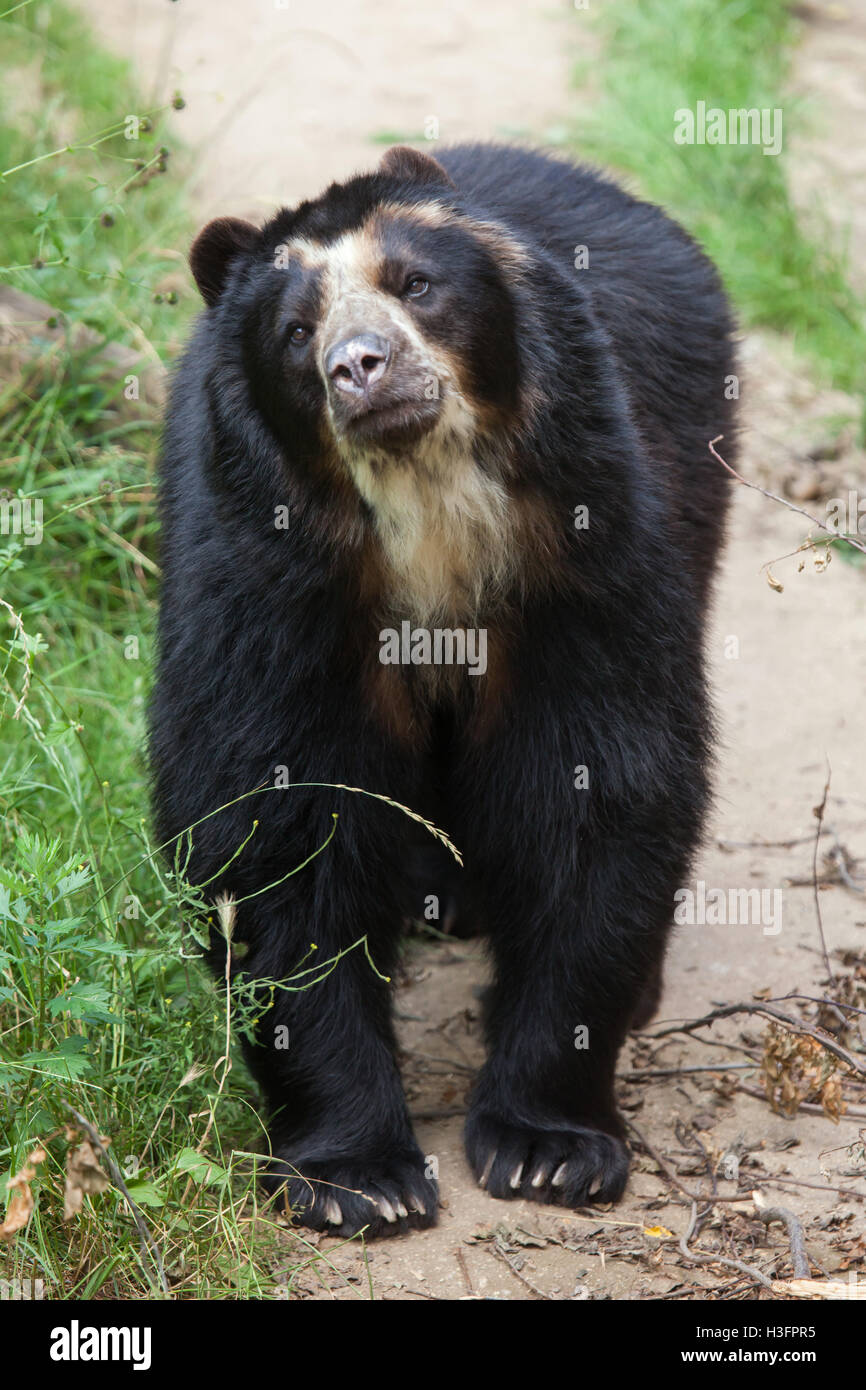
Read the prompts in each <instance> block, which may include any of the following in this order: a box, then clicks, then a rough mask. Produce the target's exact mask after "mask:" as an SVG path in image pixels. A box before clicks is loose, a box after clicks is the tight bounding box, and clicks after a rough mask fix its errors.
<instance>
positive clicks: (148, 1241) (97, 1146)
mask: <svg viewBox="0 0 866 1390" xmlns="http://www.w3.org/2000/svg"><path fill="white" fill-rule="evenodd" d="M63 1104H64V1106H65V1108H66V1109H67V1110H68V1111H69V1113H70V1115H71V1116H72V1118H73V1119H74V1120H75V1123H76V1124H77V1125H78V1127H79V1129H81V1130H83V1131H84V1133H85V1134H86V1135H87V1137H88V1139H89V1140H90V1142H91V1144H92V1145H93V1148H94V1150H95V1152H96V1155H97V1157H98V1158H102V1159H104V1160H105V1162H106V1164H107V1166H108V1171H109V1174H110V1175H111V1181H112V1182H113V1183H114V1186H115V1187H116V1188H117V1189H118V1191H119V1192H120V1193H122V1195H123V1197H124V1198H125V1200H126V1202H127V1203H128V1205H129V1210H130V1211H131V1212H132V1219H133V1221H134V1222H135V1224H136V1226H137V1227H138V1238H139V1240H140V1242H141V1249H142V1253H143V1254H144V1256H145V1258H146V1257H147V1253H148V1251H150V1254H151V1255H152V1256H153V1261H154V1264H155V1265H156V1268H157V1270H158V1272H159V1282H160V1286H161V1288H162V1291H163V1293H165V1294H169V1295H170V1294H171V1289H170V1288H169V1284H168V1279H167V1278H166V1273H165V1266H164V1265H163V1262H162V1255H161V1254H160V1251H159V1246H158V1245H157V1244H156V1241H155V1240H154V1239H153V1236H152V1235H151V1234H150V1231H149V1230H148V1226H147V1222H146V1221H145V1219H144V1216H143V1215H142V1212H141V1208H140V1207H139V1206H138V1203H137V1202H136V1201H135V1198H134V1197H133V1196H132V1194H131V1193H130V1190H129V1188H128V1187H127V1185H126V1183H125V1182H124V1180H123V1174H122V1173H121V1171H120V1168H119V1166H118V1164H117V1161H116V1159H115V1157H114V1154H113V1153H111V1151H110V1150H109V1149H107V1148H106V1147H105V1144H104V1143H103V1142H102V1139H101V1137H100V1135H99V1133H98V1131H97V1130H95V1129H94V1128H93V1125H92V1124H90V1122H89V1121H88V1120H85V1118H84V1116H83V1115H79V1113H78V1111H77V1110H73V1108H72V1106H71V1105H67V1104H66V1102H65V1101H64V1102H63Z"/></svg>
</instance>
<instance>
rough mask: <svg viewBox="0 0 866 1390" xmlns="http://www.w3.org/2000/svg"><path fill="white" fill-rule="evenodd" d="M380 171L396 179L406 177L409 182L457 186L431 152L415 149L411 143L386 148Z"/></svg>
mask: <svg viewBox="0 0 866 1390" xmlns="http://www.w3.org/2000/svg"><path fill="white" fill-rule="evenodd" d="M379 172H380V173H382V174H391V175H392V176H393V177H394V178H395V179H405V180H406V182H407V183H438V184H444V185H445V187H446V188H455V187H456V184H455V183H454V180H453V179H452V178H451V175H450V174H446V172H445V170H444V169H443V168H442V165H441V164H440V163H439V161H438V160H437V159H434V158H433V156H432V155H431V154H424V153H423V152H422V151H421V150H413V149H412V148H411V146H410V145H392V146H391V148H390V150H386V151H385V153H384V154H383V156H382V159H381V162H380V164H379Z"/></svg>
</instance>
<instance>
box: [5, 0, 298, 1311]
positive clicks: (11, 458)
mask: <svg viewBox="0 0 866 1390" xmlns="http://www.w3.org/2000/svg"><path fill="white" fill-rule="evenodd" d="M0 59H2V65H3V70H4V83H3V108H2V111H0V170H3V171H9V170H11V171H13V172H8V173H6V174H5V177H4V178H3V179H2V183H0V196H2V199H3V203H4V240H3V251H2V256H0V260H2V266H3V274H2V279H3V280H4V281H5V282H6V283H9V284H11V285H13V286H15V287H16V288H19V289H24V290H26V291H28V292H29V293H31V294H35V295H37V296H38V297H40V298H41V299H43V300H46V301H47V302H49V303H51V304H52V305H53V306H55V307H56V308H57V309H58V310H59V311H61V313H62V315H63V319H64V320H65V322H66V323H67V324H68V326H69V330H70V333H69V336H68V337H66V338H64V339H63V340H62V341H61V342H60V344H59V345H58V344H54V345H53V346H46V349H45V351H44V353H42V354H41V355H40V356H39V357H38V358H37V360H36V361H34V362H32V363H29V364H28V365H25V366H24V367H23V378H20V377H19V376H18V375H17V374H15V373H14V372H12V373H9V375H10V376H11V377H12V379H11V381H8V382H7V383H6V385H5V386H4V387H2V388H0V450H2V459H3V463H2V473H0V487H2V488H3V489H4V493H3V496H4V497H6V498H8V497H9V496H10V495H15V496H17V497H18V498H29V499H31V501H35V500H36V499H38V500H39V502H40V503H41V505H42V509H43V537H42V540H41V542H40V543H39V544H33V545H31V544H27V543H26V538H25V537H23V536H19V535H14V534H12V535H0V596H2V602H3V605H4V607H3V610H2V614H0V813H2V818H3V830H2V836H3V839H2V846H0V864H2V867H0V918H2V924H0V1192H5V1183H6V1181H7V1179H8V1178H9V1177H10V1176H11V1175H12V1174H15V1173H19V1172H21V1170H22V1169H23V1168H25V1166H26V1164H27V1159H28V1156H29V1155H30V1154H31V1153H32V1152H33V1150H34V1149H35V1148H37V1146H41V1148H42V1149H43V1150H44V1152H45V1157H44V1159H42V1161H40V1162H39V1163H38V1164H35V1165H33V1167H34V1169H35V1176H34V1177H33V1179H32V1182H31V1184H30V1187H31V1191H32V1194H33V1197H34V1199H35V1208H34V1212H33V1215H32V1218H31V1219H30V1221H29V1224H28V1225H27V1226H26V1228H25V1229H22V1230H20V1231H19V1232H18V1234H17V1235H16V1236H15V1238H14V1239H13V1240H10V1241H9V1242H7V1243H2V1242H0V1278H6V1279H11V1278H22V1279H33V1278H39V1279H42V1280H43V1281H44V1284H45V1296H46V1297H48V1298H64V1297H78V1298H81V1297H122V1298H137V1297H149V1296H160V1293H161V1290H162V1280H161V1276H160V1273H159V1268H158V1262H157V1260H156V1258H155V1257H154V1255H153V1253H152V1249H151V1248H150V1247H147V1246H145V1247H144V1248H143V1247H142V1244H141V1242H140V1239H139V1233H138V1230H137V1228H136V1225H135V1222H134V1220H133V1218H132V1214H131V1210H130V1208H129V1206H128V1204H127V1203H126V1200H125V1199H124V1198H123V1197H122V1196H121V1195H120V1193H119V1192H118V1191H117V1189H116V1188H115V1187H113V1186H112V1187H111V1188H109V1189H108V1190H107V1191H105V1192H102V1193H94V1194H92V1195H89V1196H86V1197H85V1198H84V1203H83V1209H82V1211H81V1213H80V1214H79V1215H77V1216H75V1217H73V1218H72V1220H71V1221H69V1222H65V1221H64V1220H63V1192H64V1166H65V1163H66V1158H67V1154H68V1152H69V1150H70V1148H72V1147H73V1146H74V1143H75V1142H76V1141H75V1140H74V1139H72V1138H71V1136H70V1134H68V1133H67V1130H66V1126H67V1124H69V1122H70V1114H69V1111H68V1109H67V1107H68V1106H72V1107H73V1108H74V1109H75V1110H77V1111H78V1112H79V1113H80V1114H81V1115H83V1116H84V1117H85V1118H86V1119H88V1120H89V1121H90V1122H91V1123H92V1124H93V1125H94V1126H95V1127H96V1129H98V1130H99V1131H100V1132H101V1133H102V1134H104V1135H106V1136H107V1137H108V1138H109V1139H110V1151H111V1153H113V1154H114V1156H115V1158H116V1160H117V1162H118V1163H119V1164H120V1167H121V1169H122V1170H123V1171H124V1172H125V1173H126V1174H127V1175H128V1176H127V1179H126V1182H127V1186H128V1188H129V1190H130V1193H131V1195H132V1197H133V1199H134V1200H135V1201H136V1202H137V1203H138V1205H139V1207H140V1209H141V1211H142V1213H143V1215H144V1219H145V1220H146V1222H147V1224H148V1226H149V1228H150V1230H151V1233H152V1237H153V1241H154V1244H155V1246H156V1248H157V1249H158V1250H159V1252H160V1258H161V1260H162V1262H163V1265H164V1267H165V1270H166V1271H167V1276H168V1278H169V1280H170V1283H171V1287H172V1291H173V1294H174V1296H178V1297H192V1296H197V1297H208V1298H244V1297H249V1296H257V1297H274V1296H277V1290H278V1287H279V1284H278V1277H279V1280H280V1281H282V1283H285V1281H286V1280H288V1283H289V1285H291V1282H292V1281H293V1280H294V1279H295V1277H296V1275H297V1272H298V1270H299V1269H300V1268H301V1267H302V1266H303V1264H304V1263H306V1262H308V1259H309V1260H312V1259H317V1258H318V1257H317V1256H316V1254H315V1252H314V1251H312V1250H311V1251H310V1254H309V1257H308V1259H303V1258H299V1257H298V1254H297V1248H296V1247H294V1248H295V1249H296V1253H295V1256H294V1258H293V1260H292V1261H291V1262H289V1261H288V1259H287V1255H286V1251H285V1250H284V1249H281V1242H282V1244H284V1243H285V1239H286V1237H285V1236H284V1235H281V1234H280V1233H279V1231H278V1228H277V1225H276V1222H275V1221H274V1219H273V1217H272V1216H271V1215H269V1214H268V1213H267V1212H264V1213H263V1212H262V1211H261V1210H260V1209H259V1207H258V1204H257V1197H256V1185H255V1179H254V1164H253V1160H252V1158H251V1157H250V1156H249V1155H248V1154H247V1153H246V1152H245V1150H247V1149H249V1148H250V1147H251V1146H252V1145H255V1144H257V1143H259V1144H260V1145H261V1146H262V1147H263V1135H262V1131H261V1124H260V1121H259V1120H258V1118H257V1115H256V1111H255V1108H254V1104H253V1093H252V1090H251V1087H250V1083H249V1081H248V1080H247V1077H246V1074H245V1071H244V1069H243V1067H242V1066H240V1065H236V1066H233V1067H232V1068H231V1070H227V1069H226V1067H225V1064H224V1062H223V1060H222V1059H223V1058H224V1056H225V1053H226V1029H227V1013H229V1011H231V1013H232V1014H234V1015H235V1016H236V1015H237V1012H238V1010H239V1009H240V1010H241V1011H242V1008H243V1001H240V1000H238V999H237V998H232V999H231V1000H228V999H226V998H225V997H224V996H222V995H221V994H220V993H219V992H216V993H215V992H214V990H213V987H212V985H211V983H210V981H209V979H208V978H207V977H206V974H205V972H204V971H203V970H202V969H201V968H200V966H199V964H198V962H197V960H196V959H195V957H196V956H198V955H200V953H201V948H200V944H199V943H198V942H197V941H196V939H195V937H194V936H193V935H191V932H190V929H189V927H188V926H187V925H185V923H187V922H188V921H189V920H190V918H191V916H192V910H193V909H194V908H195V906H196V905H195V903H194V902H190V898H189V894H188V892H187V890H186V888H185V886H184V883H183V880H182V876H181V875H172V874H170V873H168V872H167V871H166V868H165V866H164V865H163V864H161V862H160V860H159V858H158V857H154V856H153V855H152V853H151V849H152V846H151V845H150V842H149V840H148V835H147V825H146V821H145V816H146V812H147V800H148V798H147V783H146V777H145V769H144V764H143V759H142V748H143V743H144V722H143V721H144V709H145V701H146V697H147V687H148V667H149V660H150V656H151V649H152V636H153V615H154V609H155V585H156V577H157V566H156V562H155V532H154V519H153V465H154V454H155V447H156V438H157V434H156V431H157V425H156V422H155V421H154V420H152V419H151V418H148V417H147V416H144V417H139V418H138V419H128V418H125V417H124V416H123V414H122V413H120V412H118V411H117V410H116V409H115V408H114V407H115V406H116V404H117V398H118V394H119V391H120V389H121V386H122V376H120V375H119V374H118V373H117V372H116V371H115V373H114V376H112V373H111V372H110V371H109V372H108V373H106V370H105V364H104V363H103V364H101V365H100V364H99V362H98V361H97V360H96V357H95V355H94V353H93V351H90V352H82V351H81V350H77V351H73V350H72V349H71V347H70V343H71V341H72V334H73V332H74V330H75V329H76V327H77V326H78V325H80V324H85V325H87V326H89V327H90V328H91V329H94V330H96V331H97V333H98V334H99V335H100V337H106V338H108V339H110V340H112V341H115V342H120V343H124V344H126V345H128V346H132V347H136V348H139V349H145V348H147V347H148V345H150V346H153V347H155V348H156V350H157V351H158V352H159V353H160V354H165V353H166V352H168V351H170V350H171V348H172V346H173V345H174V344H176V343H177V342H178V341H179V340H180V338H181V337H182V335H183V333H184V331H185V328H186V325H187V324H188V322H189V320H190V317H191V315H192V313H193V311H194V310H195V309H196V308H197V303H196V298H195V295H194V293H193V291H192V287H191V283H190V281H189V277H188V275H187V272H186V269H185V257H184V251H185V247H186V245H187V244H188V242H189V238H190V231H191V227H190V224H189V220H188V216H187V212H186V207H185V203H184V199H183V196H182V192H181V191H180V189H179V186H178V180H177V174H176V172H175V165H176V164H177V163H178V162H179V163H180V165H181V167H183V163H184V156H183V151H182V150H178V151H177V152H176V153H172V154H171V155H170V156H169V158H168V159H167V160H166V158H165V156H164V155H163V154H160V150H161V149H162V148H165V147H173V146H174V145H175V143H176V141H175V139H174V137H173V136H172V135H169V134H168V133H167V131H168V127H167V125H166V120H165V115H166V113H164V112H152V113H151V114H150V122H151V128H150V129H149V130H148V129H145V130H144V131H142V132H141V133H140V139H139V140H138V141H136V142H131V141H127V140H126V139H124V138H123V134H122V130H123V128H124V126H125V124H126V117H127V116H129V115H130V114H134V113H139V114H141V112H142V107H141V104H140V99H139V97H138V95H137V93H136V92H135V91H134V89H133V85H132V82H131V79H130V74H129V71H128V69H127V66H126V64H125V63H123V62H121V61H119V60H118V59H116V58H113V57H110V56H107V55H106V54H105V53H103V52H101V51H100V49H99V47H98V45H96V44H95V42H94V40H93V36H92V35H90V34H89V33H88V31H87V30H86V29H85V27H84V26H83V24H82V23H81V21H80V20H79V19H78V18H77V17H76V16H75V15H74V14H72V13H71V12H70V11H69V10H68V9H66V8H65V7H63V6H62V5H59V4H51V5H46V4H38V5H35V4H34V5H30V6H25V7H24V8H21V9H18V10H17V11H16V12H14V13H12V14H10V15H9V17H8V18H7V19H6V20H4V21H0ZM108 132H115V133H114V134H112V135H111V136H110V138H108V139H104V138H103V136H104V135H105V134H106V133H108ZM57 149H61V152H60V153H53V151H55V150H57ZM140 165H143V166H144V170H143V171H142V169H141V168H139V166H140ZM19 166H23V167H19ZM163 166H165V167H164V169H163ZM142 172H144V174H145V177H144V178H142ZM36 262H40V263H42V268H34V263H36ZM10 1195H11V1194H10ZM4 1205H5V1202H4V1203H0V1214H2V1211H3V1207H4Z"/></svg>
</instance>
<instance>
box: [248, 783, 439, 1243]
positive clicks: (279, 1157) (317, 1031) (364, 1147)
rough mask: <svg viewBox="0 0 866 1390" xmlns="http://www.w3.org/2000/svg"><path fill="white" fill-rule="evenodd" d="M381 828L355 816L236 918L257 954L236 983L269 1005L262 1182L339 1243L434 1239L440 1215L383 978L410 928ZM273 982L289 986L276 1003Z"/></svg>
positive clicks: (364, 814) (261, 1062)
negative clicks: (266, 1149)
mask: <svg viewBox="0 0 866 1390" xmlns="http://www.w3.org/2000/svg"><path fill="white" fill-rule="evenodd" d="M328 795H329V794H328V793H320V796H324V797H327V796H328ZM330 796H331V800H333V798H334V794H333V793H332V794H330ZM345 801H348V798H345ZM327 804H328V806H329V807H330V804H331V801H328V803H327ZM390 814H391V817H392V818H393V817H396V816H397V815H398V814H399V813H395V812H391V813H390ZM365 818H366V820H365ZM381 820H382V817H381V816H380V815H377V808H375V804H374V805H373V806H371V803H370V802H369V801H365V804H364V806H363V808H359V807H358V806H346V805H345V804H344V806H343V807H342V808H341V815H340V819H339V822H338V831H337V834H336V836H335V838H334V840H333V842H332V843H331V844H330V845H329V846H328V847H327V848H326V849H325V850H324V851H323V852H322V854H321V855H319V856H318V857H317V858H316V859H315V860H313V862H312V863H310V864H309V865H307V867H306V868H304V869H302V870H301V871H300V872H299V873H298V874H297V875H296V876H294V877H293V878H292V879H290V880H289V883H290V884H291V889H290V891H289V892H285V891H282V892H281V890H272V891H273V895H274V898H275V901H273V902H268V903H267V906H265V907H263V906H262V901H263V900H262V899H259V900H258V901H256V900H252V901H250V902H249V903H248V904H241V906H240V909H239V913H240V920H239V925H240V929H241V935H242V936H244V937H245V938H246V940H247V942H248V947H249V949H248V954H247V955H246V956H245V957H244V958H243V960H242V963H241V964H240V966H239V969H240V970H242V972H243V974H244V976H245V977H246V978H247V979H249V980H260V981H262V982H263V983H262V985H261V987H260V988H259V989H258V991H257V997H259V998H261V999H262V1000H263V1001H264V1002H265V1004H266V1007H265V1009H264V1011H263V1013H262V1015H261V1016H260V1018H259V1020H258V1023H257V1026H256V1032H255V1038H254V1041H248V1042H247V1044H246V1047H245V1051H246V1056H247V1061H248V1063H249V1065H250V1068H251V1070H252V1071H253V1073H254V1075H255V1076H256V1078H257V1079H258V1081H259V1083H260V1085H261V1086H262V1088H263V1090H264V1092H265V1095H266V1098H267V1102H268V1108H269V1112H270V1122H269V1126H268V1128H269V1135H270V1141H271V1152H272V1155H273V1159H272V1161H271V1163H270V1164H269V1165H268V1169H267V1172H266V1176H265V1182H266V1185H267V1187H268V1189H269V1190H270V1191H272V1192H275V1193H277V1194H278V1197H279V1200H280V1201H281V1202H283V1201H285V1202H287V1204H288V1207H289V1208H290V1210H291V1213H292V1215H293V1216H294V1217H295V1219H297V1220H299V1221H301V1222H302V1223H303V1224H304V1225H306V1226H310V1227H312V1228H313V1229H315V1230H327V1231H329V1232H331V1233H333V1234H337V1235H341V1236H349V1235H353V1234H355V1233H356V1232H357V1231H360V1230H361V1229H363V1228H365V1229H366V1233H367V1235H368V1237H373V1236H384V1235H391V1234H396V1233H397V1232H400V1231H406V1230H408V1229H409V1228H410V1227H419V1226H429V1225H431V1224H432V1223H433V1222H434V1221H435V1218H436V1210H437V1201H438V1198H437V1188H436V1183H435V1181H434V1180H433V1179H432V1177H430V1176H428V1174H427V1165H426V1163H425V1159H424V1156H423V1154H422V1153H421V1150H420V1149H419V1147H418V1145H417V1143H416V1141H415V1138H414V1135H413V1133H412V1127H411V1123H410V1119H409V1114H408V1110H407V1106H406V1101H405V1097H404V1094H403V1090H402V1086H401V1082H400V1076H399V1073H398V1069H397V1063H396V1060H395V1038H394V1032H393V1026H392V1019H391V986H390V983H389V981H388V980H387V979H386V978H383V976H390V975H391V973H392V970H393V968H394V965H395V962H396V956H397V939H398V933H399V927H400V916H399V902H398V900H397V899H398V895H397V894H395V892H394V864H393V863H388V862H387V856H386V855H385V854H384V853H383V848H384V847H385V846H390V847H391V849H392V851H393V848H394V845H395V840H396V837H395V835H394V826H393V825H392V824H389V825H388V826H387V827H383V826H382V825H381V824H379V835H378V836H377V835H374V834H372V833H369V832H370V828H371V827H370V823H371V822H375V823H379V822H380V821H381ZM353 822H354V824H353ZM358 826H361V827H362V829H363V831H364V832H365V833H363V835H362V836H361V837H360V839H359V838H358V837H357V835H356V834H355V832H356V831H357V828H358ZM398 828H399V827H398ZM389 832H390V833H389ZM360 840H363V843H361V842H360ZM267 896H268V897H269V896H270V895H267ZM247 909H249V914H248V916H244V915H243V914H244V913H245V912H246V910H247ZM311 942H315V943H316V948H317V949H316V950H315V951H313V952H311V951H310V943H311ZM358 943H360V944H358ZM341 952H342V953H344V954H342V955H340V953H341ZM338 956H339V959H336V958H337V957H338ZM301 961H303V969H304V971H306V972H307V973H306V974H303V975H301V974H299V972H298V966H299V963H300V962H301ZM271 980H277V981H283V982H284V983H283V984H282V986H280V985H278V986H277V987H276V988H275V989H273V990H271V987H270V984H269V983H265V982H269V981H271ZM271 999H272V1000H273V1002H272V1003H270V1000H271ZM268 1004H270V1006H269V1007H267V1005H268Z"/></svg>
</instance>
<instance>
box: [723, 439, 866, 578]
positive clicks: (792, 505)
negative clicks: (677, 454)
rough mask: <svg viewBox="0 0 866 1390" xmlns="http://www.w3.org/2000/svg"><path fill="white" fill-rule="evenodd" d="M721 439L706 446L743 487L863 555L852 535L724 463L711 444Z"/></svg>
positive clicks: (860, 544) (860, 543)
mask: <svg viewBox="0 0 866 1390" xmlns="http://www.w3.org/2000/svg"><path fill="white" fill-rule="evenodd" d="M722 439H724V435H722V434H717V435H716V437H715V439H711V440H710V442H709V445H708V446H707V447H708V448H709V451H710V453H711V454H712V456H713V458H714V459H716V460H717V462H718V463H720V464H721V465H722V467H723V468H726V469H727V471H728V472H729V473H730V475H731V477H732V478H736V480H737V482H738V483H742V485H743V487H750V488H752V489H753V491H755V492H760V493H761V495H762V496H763V497H769V499H770V501H771V502H780V503H781V505H782V506H783V507H787V508H788V511H789V512H798V513H799V514H800V516H804V517H805V518H806V520H807V521H811V523H812V525H813V526H817V527H818V529H819V530H820V531H824V532H825V533H826V535H828V536H830V538H831V539H832V540H834V541H845V542H846V544H847V545H850V546H853V547H854V549H855V550H859V551H860V552H861V553H862V554H863V555H866V545H864V543H863V541H860V540H857V539H856V537H854V536H842V535H840V534H839V532H838V531H831V529H830V527H829V526H827V525H826V524H825V523H824V522H823V521H819V520H818V518H817V517H816V516H813V515H812V513H811V512H807V511H806V510H805V509H804V508H803V507H798V506H796V505H795V503H793V502H789V501H788V499H787V497H780V496H779V495H778V493H776V492H768V491H767V489H766V488H765V487H761V486H760V485H759V484H758V483H750V482H749V480H748V478H744V477H743V475H742V473H738V472H737V470H736V468H732V467H731V465H730V464H729V463H726V462H725V460H724V459H723V458H722V456H721V454H719V453H717V452H716V450H715V449H714V447H713V446H714V445H715V444H718V443H720V442H721V440H722Z"/></svg>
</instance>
